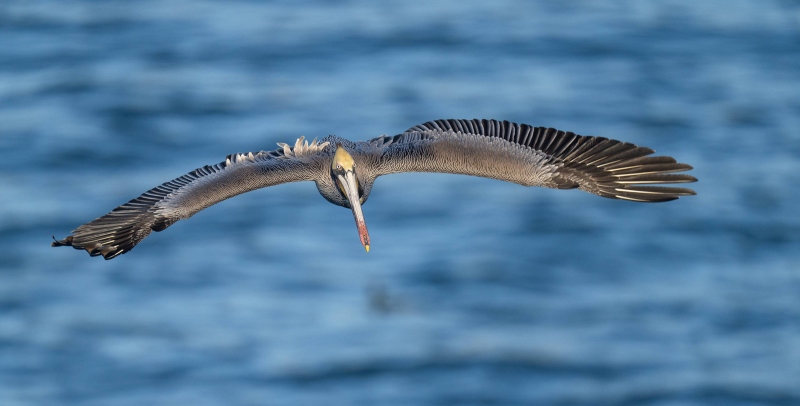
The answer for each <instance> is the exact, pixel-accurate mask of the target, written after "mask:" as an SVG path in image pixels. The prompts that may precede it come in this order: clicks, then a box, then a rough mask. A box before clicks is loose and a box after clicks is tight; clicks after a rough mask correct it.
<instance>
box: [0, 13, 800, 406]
mask: <svg viewBox="0 0 800 406" xmlns="http://www.w3.org/2000/svg"><path fill="white" fill-rule="evenodd" d="M473 117H476V118H497V119H506V120H512V121H517V122H523V123H529V124H533V125H542V126H552V127H556V128H560V129H563V130H569V131H575V132H578V133H580V134H586V135H601V136H607V137H613V138H617V139H621V140H625V141H630V142H634V143H637V144H641V145H646V146H650V147H652V148H654V149H657V150H658V152H659V153H661V154H666V155H671V156H674V157H676V158H678V159H679V161H681V162H686V163H689V164H692V165H694V166H695V170H694V171H692V174H694V175H695V176H697V177H698V178H699V179H700V182H698V183H696V184H694V185H693V187H694V188H695V189H696V190H697V192H698V195H697V196H695V197H690V198H685V199H680V200H679V201H675V202H670V203H664V204H651V205H646V204H635V203H629V202H622V201H613V200H609V199H603V198H599V197H596V196H592V195H589V194H586V193H583V192H580V191H575V190H571V191H558V190H548V189H537V188H524V187H520V186H517V185H514V184H507V183H502V182H496V181H491V180H485V179H478V178H469V177H462V176H448V175H431V174H402V175H393V176H388V177H384V178H380V179H379V180H378V181H377V182H376V185H375V188H374V189H373V193H372V196H371V197H370V200H369V202H368V204H366V206H365V207H364V212H365V215H366V218H367V224H368V226H369V227H370V233H371V236H372V251H371V252H370V253H369V254H365V253H364V252H363V248H362V247H361V245H360V244H359V241H358V237H357V234H356V230H355V226H354V224H353V220H352V215H351V214H350V213H349V212H348V211H347V210H345V209H342V208H340V207H336V206H333V205H331V204H329V203H327V202H326V201H325V200H324V199H322V198H321V197H320V196H319V194H318V192H317V191H316V188H315V187H314V185H313V183H307V184H291V185H283V186H280V187H274V188H268V189H264V190H260V191H256V192H253V193H249V194H246V195H243V196H240V197H237V198H235V199H232V200H229V201H226V202H223V203H221V204H219V205H217V206H214V207H212V208H210V209H208V210H205V211H203V212H201V213H199V214H198V215H196V216H195V217H193V218H192V219H190V220H188V221H182V222H179V223H177V224H175V225H174V226H172V227H171V228H170V229H169V230H167V231H165V232H163V233H156V234H153V235H151V236H150V237H148V238H147V239H146V240H145V241H144V242H143V243H142V244H140V245H139V246H137V247H136V248H135V249H134V250H133V251H132V252H130V253H128V254H126V255H124V256H121V257H119V258H117V259H114V260H113V261H103V260H102V259H99V258H90V257H89V256H88V255H86V254H85V252H79V251H74V250H71V249H66V248H60V249H53V248H50V246H49V243H50V236H51V235H55V236H56V237H57V238H63V237H64V236H66V235H67V234H68V233H69V232H70V231H71V230H72V229H73V228H75V227H76V226H78V225H80V224H82V223H84V222H86V221H89V220H91V219H93V218H95V217H97V216H99V215H102V214H104V213H106V212H107V211H108V210H110V209H112V208H113V207H115V206H117V205H119V204H121V203H123V202H125V201H127V200H128V199H130V198H133V197H135V196H138V195H139V194H140V193H141V192H143V191H145V190H147V189H149V188H150V187H152V186H155V185H157V184H160V183H161V182H164V181H166V180H170V179H172V178H175V177H177V176H180V175H182V174H184V173H186V172H188V171H190V170H192V169H194V168H196V167H199V166H203V165H206V164H214V163H217V162H220V161H221V160H223V159H224V157H225V155H227V154H230V153H234V152H246V151H259V150H263V149H273V148H276V145H275V143H276V142H291V141H293V140H295V139H296V138H297V137H298V136H300V135H305V136H307V137H311V138H313V137H322V136H325V135H328V134H331V133H333V134H337V135H340V136H344V137H348V138H351V139H354V140H358V139H366V138H371V137H375V136H378V135H381V134H396V133H399V132H402V131H403V130H405V129H406V128H408V127H411V126H413V125H415V124H419V123H422V122H424V121H427V120H431V119H438V118H473ZM798 128H800V6H798V5H797V3H795V2H789V1H728V0H719V1H702V2H697V1H688V0H687V1H669V2H638V1H620V2H609V3H603V2H594V1H585V2H580V1H578V2H544V1H543V2H533V1H518V2H467V1H464V0H452V1H436V2H428V3H425V4H415V5H412V4H410V3H407V2H394V1H392V2H375V1H340V2H323V1H319V0H309V1H304V2H300V1H292V2H288V1H287V2H270V3H262V2H250V1H223V0H216V1H213V0H209V1H203V2H193V1H191V2H190V1H164V0H158V1H155V0H154V1H147V2H137V3H136V4H135V5H134V4H132V3H128V2H95V1H72V2H60V1H36V2H31V1H25V0H18V1H9V0H5V1H3V2H2V3H0V153H1V154H2V157H1V158H2V159H0V201H2V203H0V405H4V406H5V405H11V406H16V405H87V406H88V405H260V404H276V405H319V404H332V405H365V404H375V405H415V404H419V405H451V404H452V405H478V404H497V405H537V404H560V405H608V406H611V405H659V406H662V405H798V404H800V220H798V218H799V217H798V215H797V212H798V211H797V208H798V201H800V191H798V190H799V189H798V185H800V133H799V132H798Z"/></svg>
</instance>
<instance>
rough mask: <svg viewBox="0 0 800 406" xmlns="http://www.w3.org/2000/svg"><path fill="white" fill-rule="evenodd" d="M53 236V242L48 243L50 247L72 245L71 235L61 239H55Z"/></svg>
mask: <svg viewBox="0 0 800 406" xmlns="http://www.w3.org/2000/svg"><path fill="white" fill-rule="evenodd" d="M52 237H53V242H51V243H50V246H51V247H71V246H72V236H71V235H70V236H67V238H64V239H63V240H56V236H52Z"/></svg>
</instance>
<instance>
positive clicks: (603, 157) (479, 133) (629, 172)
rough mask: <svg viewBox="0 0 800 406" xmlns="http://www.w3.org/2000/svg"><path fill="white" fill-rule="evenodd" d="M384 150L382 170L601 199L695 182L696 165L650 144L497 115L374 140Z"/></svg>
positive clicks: (660, 195)
mask: <svg viewBox="0 0 800 406" xmlns="http://www.w3.org/2000/svg"><path fill="white" fill-rule="evenodd" d="M370 143H371V144H372V145H373V146H375V147H377V148H378V149H379V151H380V157H379V165H378V168H377V175H378V176H379V175H385V174H389V173H397V172H444V173H458V174H465V175H474V176H481V177H486V178H494V179H500V180H505V181H510V182H515V183H519V184H521V185H526V186H543V187H549V188H557V189H572V188H579V189H581V190H585V191H587V192H589V193H593V194H596V195H599V196H603V197H609V198H615V199H625V200H632V201H637V202H664V201H668V200H674V199H677V198H678V197H679V196H688V195H694V194H695V192H694V191H693V190H691V189H686V188H678V187H664V186H652V185H662V184H675V183H686V182H695V181H697V179H696V178H695V177H693V176H691V175H686V174H673V173H672V172H682V171H686V170H689V169H692V167H691V166H690V165H687V164H682V163H677V162H676V161H675V159H674V158H671V157H667V156H656V157H650V156H648V155H650V154H652V153H654V152H655V151H653V150H652V149H650V148H646V147H639V146H636V145H634V144H631V143H628V142H621V141H616V140H612V139H608V138H603V137H589V136H581V135H577V134H575V133H571V132H564V131H559V130H556V129H553V128H544V127H531V126H529V125H527V124H515V123H510V122H508V121H502V122H501V121H496V120H436V121H429V122H427V123H424V124H420V125H417V126H414V127H411V128H410V129H408V130H406V132H404V133H402V134H400V135H396V136H393V137H390V136H384V137H378V138H375V139H372V140H370Z"/></svg>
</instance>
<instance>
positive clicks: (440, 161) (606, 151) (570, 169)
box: [51, 120, 697, 259]
mask: <svg viewBox="0 0 800 406" xmlns="http://www.w3.org/2000/svg"><path fill="white" fill-rule="evenodd" d="M278 146H279V147H280V148H278V149H277V150H274V151H261V152H258V153H247V154H233V155H228V156H227V157H226V158H225V161H223V162H220V163H218V164H216V165H207V166H203V167H201V168H198V169H195V170H193V171H191V172H189V173H187V174H186V175H183V176H181V177H179V178H177V179H173V180H171V181H169V182H166V183H163V184H161V185H159V186H156V187H155V188H153V189H150V190H148V191H147V192H145V193H143V194H142V195H141V196H139V197H137V198H135V199H133V200H131V201H129V202H127V203H125V204H123V205H121V206H119V207H117V208H115V209H114V210H112V211H111V212H109V213H108V214H106V215H104V216H102V217H99V218H97V219H95V220H93V221H90V222H88V223H86V224H83V225H81V226H80V227H78V228H77V229H75V230H74V231H73V232H72V234H71V235H69V236H67V237H66V238H64V239H63V240H55V238H54V242H53V243H52V244H51V245H52V246H54V247H58V246H71V247H73V248H75V249H84V250H86V251H87V252H88V253H89V255H91V256H98V255H102V256H103V258H105V259H112V258H115V257H117V256H118V255H120V254H124V253H126V252H128V251H130V250H131V249H133V247H134V246H136V244H138V243H139V242H140V241H142V240H143V239H144V238H145V237H147V236H148V235H149V234H150V232H151V231H163V230H164V229H166V228H167V227H169V226H170V225H172V224H174V223H175V222H176V221H178V220H183V219H186V218H189V217H191V216H193V215H194V214H195V213H197V212H199V211H200V210H203V209H204V208H206V207H209V206H211V205H213V204H216V203H219V202H221V201H223V200H225V199H228V198H231V197H233V196H236V195H238V194H241V193H245V192H249V191H251V190H255V189H260V188H264V187H268V186H274V185H278V184H282V183H288V182H299V181H314V182H315V183H316V185H317V189H318V190H319V193H320V194H321V195H322V197H324V198H325V199H326V200H328V201H329V202H331V203H333V204H335V205H337V206H342V207H346V208H349V209H350V210H351V211H352V212H353V217H354V218H355V221H356V227H357V229H358V234H359V238H360V240H361V244H362V245H363V246H364V248H365V249H366V250H367V252H369V248H370V240H369V233H368V231H367V226H366V223H365V221H364V215H363V212H362V209H361V206H362V205H363V204H364V203H366V201H367V199H368V198H369V195H370V192H371V191H372V185H373V184H374V182H375V179H376V178H377V177H378V176H381V175H388V174H391V173H398V172H442V173H454V174H462V175H472V176H481V177H485V178H493V179H499V180H504V181H508V182H513V183H517V184H520V185H523V186H542V187H547V188H554V189H574V188H577V189H580V190H584V191H586V192H589V193H593V194H596V195H599V196H603V197H607V198H613V199H623V200H629V201H634V202H664V201H669V200H674V199H677V198H678V197H680V196H688V195H694V194H695V192H694V191H693V190H691V189H686V188H678V187H665V186H653V185H662V184H675V183H686V182H695V181H696V180H697V179H695V178H694V177H693V176H690V175H686V174H676V173H674V172H682V171H686V170H690V169H692V167H691V166H689V165H687V164H682V163H677V162H676V161H675V159H673V158H671V157H666V156H656V157H651V156H648V155H650V154H652V153H654V152H655V151H654V150H652V149H650V148H646V147H639V146H636V145H634V144H631V143H627V142H620V141H616V140H612V139H608V138H603V137H591V136H581V135H577V134H575V133H572V132H564V131H559V130H556V129H553V128H545V127H532V126H529V125H527V124H515V123H511V122H508V121H497V120H436V121H429V122H427V123H424V124H420V125H417V126H414V127H411V128H410V129H408V130H406V131H405V132H403V133H401V134H398V135H395V136H380V137H377V138H373V139H371V140H369V141H360V142H353V141H349V140H346V139H344V138H340V137H337V136H334V135H331V136H328V137H326V138H324V139H322V141H321V142H317V141H316V139H315V140H314V141H312V142H311V143H309V142H308V141H305V140H304V138H303V137H300V138H299V139H298V140H297V141H296V142H295V144H294V145H289V144H284V143H279V144H278Z"/></svg>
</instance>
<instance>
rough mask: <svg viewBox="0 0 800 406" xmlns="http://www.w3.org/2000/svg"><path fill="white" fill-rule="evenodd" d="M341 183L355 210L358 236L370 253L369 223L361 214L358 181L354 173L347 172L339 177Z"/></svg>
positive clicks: (354, 215)
mask: <svg viewBox="0 0 800 406" xmlns="http://www.w3.org/2000/svg"><path fill="white" fill-rule="evenodd" d="M339 182H342V186H344V190H345V192H346V193H347V200H348V201H350V208H351V209H352V210H353V218H354V219H355V220H356V227H357V228H358V236H359V238H360V239H361V244H362V245H364V249H365V250H367V252H369V232H367V223H365V222H364V213H362V212H361V202H360V201H359V200H358V181H356V175H355V173H354V172H353V171H347V172H346V173H345V174H344V176H341V175H339Z"/></svg>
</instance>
